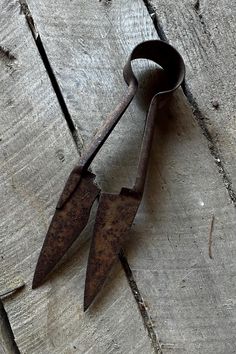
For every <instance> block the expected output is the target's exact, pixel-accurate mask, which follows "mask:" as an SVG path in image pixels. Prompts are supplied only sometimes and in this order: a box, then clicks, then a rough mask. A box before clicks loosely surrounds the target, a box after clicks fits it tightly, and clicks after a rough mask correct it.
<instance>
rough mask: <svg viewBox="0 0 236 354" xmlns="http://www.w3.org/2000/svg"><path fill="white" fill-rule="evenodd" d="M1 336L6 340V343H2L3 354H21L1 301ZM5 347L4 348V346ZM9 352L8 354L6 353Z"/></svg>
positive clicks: (0, 345)
mask: <svg viewBox="0 0 236 354" xmlns="http://www.w3.org/2000/svg"><path fill="white" fill-rule="evenodd" d="M0 327H2V328H0V335H1V337H3V338H4V339H5V340H4V342H5V343H1V342H0V352H1V353H2V351H1V349H2V350H3V353H7V352H8V353H11V354H20V351H19V348H18V346H17V344H16V342H15V338H14V334H13V331H12V328H11V325H10V322H9V319H8V316H7V312H6V310H5V308H4V306H3V303H2V301H1V300H0ZM2 345H3V346H2ZM5 350H7V352H6V351H5Z"/></svg>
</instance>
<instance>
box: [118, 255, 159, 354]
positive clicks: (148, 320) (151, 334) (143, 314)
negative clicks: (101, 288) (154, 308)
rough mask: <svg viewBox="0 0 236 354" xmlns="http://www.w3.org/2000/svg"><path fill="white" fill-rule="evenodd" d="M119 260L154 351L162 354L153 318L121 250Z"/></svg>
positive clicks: (156, 353)
mask: <svg viewBox="0 0 236 354" xmlns="http://www.w3.org/2000/svg"><path fill="white" fill-rule="evenodd" d="M119 259H120V262H121V264H122V267H123V269H124V272H125V275H126V278H127V280H128V283H129V285H130V288H131V290H132V293H133V296H134V298H135V301H136V303H137V305H138V309H139V312H140V314H141V317H142V319H143V323H144V326H145V328H146V330H147V332H148V336H149V338H150V339H151V343H152V347H153V349H154V353H155V354H162V350H161V348H162V344H161V343H160V341H159V340H158V338H157V335H156V333H155V331H154V327H153V323H152V320H151V316H150V315H149V313H148V311H147V307H146V305H145V302H144V300H143V298H142V295H141V293H140V291H139V289H138V286H137V283H136V281H135V280H134V277H133V273H132V270H131V268H130V266H129V263H128V261H127V258H126V256H125V254H124V251H123V250H121V251H120V253H119Z"/></svg>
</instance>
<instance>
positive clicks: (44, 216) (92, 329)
mask: <svg viewBox="0 0 236 354" xmlns="http://www.w3.org/2000/svg"><path fill="white" fill-rule="evenodd" d="M0 13H1V17H0V30H1V43H0V45H1V50H0V77H1V86H0V98H1V100H0V133H1V135H0V139H1V141H0V144H1V150H0V166H1V175H0V191H1V205H0V225H1V226H0V265H1V276H0V293H1V294H4V292H5V291H8V290H9V289H13V288H14V286H15V284H19V282H21V281H24V282H25V284H26V286H25V288H24V289H22V290H21V291H19V292H16V293H15V294H13V295H11V296H9V297H5V298H4V299H3V301H4V306H5V309H6V311H7V314H8V317H9V320H10V323H11V326H12V329H13V332H14V335H15V340H16V343H17V345H18V347H19V350H20V352H21V353H29V354H34V353H40V354H41V353H43V354H46V353H50V354H51V353H58V354H59V353H60V354H62V353H67V354H68V353H96V354H97V353H105V352H106V353H144V352H151V348H150V341H149V338H148V336H147V334H146V331H145V329H144V326H143V323H142V319H141V316H140V315H139V312H138V310H137V306H136V303H135V301H134V298H133V296H132V293H131V290H130V288H129V286H128V283H127V281H126V278H125V276H124V272H123V271H122V270H121V267H120V266H117V268H116V269H115V270H114V274H113V276H112V277H111V280H110V282H109V285H108V288H107V295H105V294H104V293H103V298H101V299H100V300H99V301H98V302H97V304H96V306H94V308H93V312H91V313H87V314H86V315H85V314H84V313H83V310H82V304H83V288H84V277H85V274H84V273H85V265H86V259H87V251H88V245H87V243H86V236H85V237H84V239H83V240H82V241H81V242H80V244H79V245H78V244H77V247H78V248H79V252H78V251H77V252H78V254H77V252H76V247H75V248H74V249H72V251H71V253H70V257H69V256H68V258H69V259H68V262H65V264H64V265H63V267H60V268H59V269H58V271H57V272H56V273H55V274H54V276H53V277H51V278H50V279H49V281H48V282H47V283H46V284H45V285H44V286H42V287H41V288H40V289H39V290H36V291H32V290H31V281H32V277H33V271H34V267H35V264H36V260H37V257H38V254H39V250H40V248H41V245H42V242H43V239H44V237H45V233H46V230H47V227H48V224H49V221H50V218H51V216H52V214H53V211H54V208H55V204H56V201H57V199H58V197H59V194H60V193H61V190H62V187H63V184H64V182H65V180H66V178H67V176H68V174H69V171H70V169H71V168H72V166H73V165H74V164H75V162H76V161H77V158H78V154H77V150H76V147H75V145H74V143H73V140H72V137H71V135H70V133H69V130H68V128H67V126H66V123H65V120H64V117H63V116H62V113H61V111H60V108H59V105H58V102H57V100H56V96H55V94H54V92H53V90H52V87H51V85H50V81H49V79H48V76H47V74H46V71H45V68H44V66H43V64H42V61H41V58H40V56H39V55H38V51H37V48H36V46H35V43H34V40H33V37H32V35H31V33H30V30H29V29H28V27H27V24H26V21H25V17H24V15H23V14H22V13H21V12H20V6H19V3H18V2H16V1H13V0H12V1H8V0H6V1H2V2H1V8H0ZM88 229H89V228H88ZM89 230H90V229H89ZM2 340H4V338H1V340H0V343H1V346H2V348H1V349H2V350H3V348H4V350H5V353H7V354H8V353H11V351H10V350H9V351H8V350H7V349H6V348H7V347H6V345H7V344H6V343H5V344H3V345H2ZM4 346H5V347H4Z"/></svg>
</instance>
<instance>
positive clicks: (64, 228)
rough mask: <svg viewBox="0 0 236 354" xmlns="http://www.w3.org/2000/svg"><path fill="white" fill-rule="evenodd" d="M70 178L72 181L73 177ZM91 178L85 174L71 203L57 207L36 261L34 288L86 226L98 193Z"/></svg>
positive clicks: (93, 176) (98, 190)
mask: <svg viewBox="0 0 236 354" xmlns="http://www.w3.org/2000/svg"><path fill="white" fill-rule="evenodd" d="M70 177H71V178H72V175H71V176H70ZM71 178H70V181H71ZM94 178H95V175H93V174H92V173H90V172H88V171H86V173H84V174H83V175H82V176H81V177H80V183H79V184H78V186H77V187H76V189H75V190H74V191H73V193H72V194H71V195H70V202H69V203H65V204H64V205H63V206H61V207H59V208H58V206H57V210H56V212H55V214H54V216H53V218H52V221H51V225H50V227H49V229H48V232H47V235H46V238H45V241H44V244H43V247H42V250H41V253H40V256H39V259H38V263H37V266H36V270H35V274H34V279H33V284H32V287H33V288H36V287H37V286H39V285H40V284H41V283H42V282H43V281H44V279H45V277H46V276H47V275H48V273H49V272H51V270H52V269H53V268H54V267H55V266H56V264H57V263H58V262H59V261H60V259H61V258H62V256H63V255H64V254H65V252H66V251H67V250H68V248H69V247H70V246H71V245H72V243H73V242H74V241H75V239H76V238H77V236H78V235H79V234H80V233H81V232H82V231H83V229H84V227H85V226H86V224H87V222H88V218H89V214H90V209H91V207H92V205H93V202H94V200H95V199H96V197H97V196H98V194H99V192H100V189H99V188H98V187H97V185H96V184H95V183H94ZM66 194H67V191H66ZM60 205H61V203H60V204H59V206H60Z"/></svg>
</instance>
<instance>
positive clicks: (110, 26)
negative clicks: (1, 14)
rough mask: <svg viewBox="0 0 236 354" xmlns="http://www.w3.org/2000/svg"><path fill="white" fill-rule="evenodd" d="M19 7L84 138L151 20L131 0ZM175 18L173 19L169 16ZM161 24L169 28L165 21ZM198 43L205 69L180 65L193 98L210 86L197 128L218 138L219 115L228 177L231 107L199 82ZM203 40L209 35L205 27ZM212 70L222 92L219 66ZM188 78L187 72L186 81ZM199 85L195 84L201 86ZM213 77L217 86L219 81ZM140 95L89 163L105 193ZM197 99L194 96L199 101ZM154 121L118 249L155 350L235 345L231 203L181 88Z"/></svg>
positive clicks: (136, 128)
mask: <svg viewBox="0 0 236 354" xmlns="http://www.w3.org/2000/svg"><path fill="white" fill-rule="evenodd" d="M169 3H170V2H169ZM30 7H31V10H32V12H33V16H34V18H35V19H36V23H37V26H38V29H39V32H40V35H41V37H42V39H43V42H44V44H45V47H46V50H47V53H48V56H49V58H50V61H51V63H52V65H53V68H54V71H55V73H56V75H57V78H58V81H59V83H60V86H61V89H62V92H63V94H64V96H65V97H66V102H67V104H68V107H69V108H70V111H71V112H72V116H73V119H74V120H75V122H76V123H77V125H78V127H79V129H80V130H81V132H82V135H83V137H84V139H85V142H86V141H88V140H89V137H90V136H91V135H92V131H93V129H94V127H97V126H99V123H100V121H101V120H102V119H103V117H105V115H106V112H107V111H109V110H110V109H111V108H112V107H113V105H114V104H115V102H117V101H118V97H119V95H120V94H121V92H122V90H125V86H124V84H123V81H122V78H121V75H120V69H121V67H122V66H123V64H124V62H125V58H126V57H127V54H128V53H129V51H130V50H131V49H132V47H133V46H134V45H135V44H136V43H138V42H140V41H141V40H143V39H150V38H156V34H155V32H154V27H153V24H152V22H151V19H150V17H149V16H148V14H147V11H146V9H145V7H144V4H143V2H142V1H141V0H140V1H135V2H134V1H122V0H120V1H115V2H108V1H104V2H103V1H101V2H93V3H91V2H88V1H77V2H70V3H68V4H67V7H66V8H65V6H64V2H63V1H58V2H57V3H56V4H55V3H54V2H50V4H48V2H45V1H43V0H41V1H38V2H36V1H34V0H31V1H30ZM173 7H174V5H172V7H170V9H168V19H169V21H173V15H172V12H171V10H172V11H173ZM177 7H178V8H182V4H181V5H180V4H177V3H176V8H175V11H176V14H178V10H177ZM163 8H164V5H163V7H162V9H163ZM165 9H166V8H165ZM166 11H167V10H166ZM163 13H164V11H163ZM173 14H175V12H174V11H173ZM185 16H186V18H188V16H189V13H188V12H186V14H185V13H183V17H184V18H185ZM217 19H218V18H217ZM175 23H176V24H177V23H178V20H177V18H175ZM183 23H184V22H183ZM171 25H172V28H173V29H174V28H175V25H174V21H173V22H170V26H171ZM199 26H200V25H199ZM201 26H203V25H202V24H201ZM215 31H217V29H216V26H215ZM190 32H192V33H193V34H194V33H195V27H194V26H193V27H192V29H191V31H188V29H186V30H185V31H184V32H183V35H182V36H181V37H179V38H180V39H179V40H177V37H175V40H173V41H172V43H173V44H176V46H177V47H179V48H180V49H181V47H180V46H179V43H182V46H185V44H184V38H185V37H187V36H188V35H190ZM172 33H174V30H173V32H172ZM167 34H168V33H167ZM205 36H206V37H207V36H208V35H207V34H206V35H205ZM219 36H221V35H220V34H219ZM205 40H206V42H204V46H205V47H204V49H202V43H201V42H199V40H198V37H197V36H196V37H194V39H193V40H192V42H191V44H192V45H193V47H194V48H195V50H196V52H199V51H200V53H201V56H203V57H204V56H205V59H204V60H205V64H204V66H201V65H200V66H199V63H200V59H199V58H198V59H197V60H196V56H194V57H192V58H191V57H190V58H191V59H189V58H187V59H188V60H187V65H188V68H189V63H190V62H191V64H192V65H195V66H196V67H198V66H199V71H198V75H196V73H195V72H193V71H192V74H191V75H192V76H191V78H192V80H193V79H194V80H195V87H196V91H195V96H197V95H198V97H200V96H201V95H202V96H204V92H207V90H206V91H204V90H203V89H201V87H208V88H209V87H210V85H212V86H211V87H212V91H210V92H211V96H208V98H207V99H206V100H207V101H205V102H207V105H206V106H204V110H203V113H206V110H207V112H208V113H207V117H208V118H209V123H208V126H209V127H210V124H211V127H212V133H213V132H214V130H215V131H217V134H218V137H220V130H219V127H220V117H225V121H224V122H225V125H226V127H225V132H226V133H227V134H225V135H224V140H223V135H221V137H222V138H221V139H222V140H221V142H222V144H220V145H218V146H219V147H220V149H221V151H222V154H223V156H224V159H225V161H226V162H227V161H228V164H227V168H228V169H229V171H231V172H232V175H231V177H232V179H233V178H234V176H236V174H233V172H234V170H233V165H234V164H232V165H231V164H230V161H229V160H227V159H228V156H229V155H226V147H227V146H229V145H230V149H231V148H232V149H231V150H230V152H229V154H231V153H232V156H233V151H234V149H235V145H234V141H233V135H232V134H231V130H233V122H232V120H231V122H232V124H231V123H227V117H229V116H230V112H231V113H232V108H233V104H234V103H233V101H231V103H230V99H229V98H228V96H227V94H226V93H225V97H226V96H227V103H230V104H231V105H230V106H227V105H226V104H225V103H224V101H220V99H219V97H218V96H219V92H218V91H217V90H218V86H217V85H216V84H215V82H211V80H210V78H212V77H213V70H214V69H213V67H214V66H215V65H216V62H217V63H218V58H217V56H215V58H214V61H212V63H214V65H212V71H211V75H210V74H209V75H208V74H207V70H206V69H205V68H206V66H210V65H211V64H209V63H210V62H211V60H212V56H211V53H212V51H213V47H214V46H213V47H212V48H208V47H209V43H211V41H210V40H209V38H208V39H207V38H206V39H205ZM214 40H215V41H217V42H218V37H217V36H216V35H215V39H214ZM220 40H221V41H222V37H220ZM220 40H219V42H220ZM228 40H230V39H228ZM222 45H223V44H222ZM219 48H221V50H222V47H219ZM208 49H209V52H208ZM214 50H215V49H214ZM182 52H183V50H182ZM228 55H229V56H230V55H231V52H229V53H228ZM225 56H227V54H225ZM218 64H219V63H218ZM232 65H233V64H232ZM144 67H145V66H141V68H144ZM146 68H147V66H146ZM220 68H221V69H222V74H224V78H227V80H228V85H229V87H230V91H229V92H231V89H232V82H231V76H230V75H229V71H228V70H229V69H228V68H227V67H225V68H223V66H220ZM200 70H201V71H200ZM139 71H140V72H141V73H140V75H141V76H143V78H145V81H146V83H147V81H148V80H150V78H149V76H147V77H145V75H144V74H142V70H141V69H140V70H139ZM220 73H221V72H220ZM220 73H219V74H217V75H218V76H217V77H218V80H220ZM189 75H190V73H189V72H188V82H189V84H191V82H193V81H191V80H190V77H189ZM194 75H195V76H196V77H195V78H194ZM205 75H206V79H205ZM207 75H208V76H207ZM153 77H154V74H152V75H151V78H153ZM199 82H202V85H201V86H199V84H198V83H199ZM220 83H221V87H225V86H224V84H223V82H222V81H220ZM191 85H192V87H193V84H191ZM197 85H198V86H197ZM197 89H198V91H197ZM213 99H217V100H219V103H220V107H219V111H218V110H217V111H216V110H215V108H214V107H212V103H211V101H212V100H213ZM146 101H147V97H146V96H145V95H144V94H142V90H141V93H140V96H139V99H137V100H136V101H135V105H133V107H132V108H131V109H130V110H129V113H128V114H127V116H126V118H125V119H124V120H123V122H121V124H120V125H119V126H118V127H117V129H116V131H115V134H113V136H112V137H111V139H110V140H109V141H108V143H107V144H106V145H105V146H104V148H103V151H102V152H101V153H100V154H99V156H98V161H97V163H96V164H94V169H95V170H96V172H97V173H98V177H99V179H100V182H101V184H102V186H104V188H105V189H107V190H116V191H117V190H119V187H120V186H121V185H123V184H124V183H126V184H127V185H130V184H131V183H132V176H134V174H135V165H136V153H137V150H138V145H139V142H140V135H141V131H142V123H143V121H144V116H145V114H144V108H145V103H146ZM225 102H226V101H225ZM198 103H199V105H200V100H198ZM88 107H89V110H88ZM201 109H203V105H201ZM91 112H92V113H91ZM231 118H232V117H231ZM159 119H160V123H159V124H160V128H159V131H158V132H157V134H156V139H155V142H154V144H153V152H152V161H151V168H150V173H149V178H148V181H147V188H146V193H145V197H144V201H143V203H142V207H141V208H140V212H139V215H138V217H137V219H136V222H135V225H134V227H133V230H132V232H131V236H132V237H131V239H130V242H129V244H128V246H127V249H126V251H127V252H128V256H129V261H130V264H131V268H132V270H133V272H134V273H135V277H136V280H137V284H138V287H139V289H140V291H141V293H142V295H143V297H144V299H145V300H146V304H147V306H148V307H149V311H150V314H151V316H152V318H153V320H154V321H155V324H156V333H157V334H158V337H159V338H160V340H161V342H162V343H163V345H162V349H163V353H173V352H174V353H194V354H195V353H207V354H209V353H234V352H235V347H236V343H235V341H236V340H235V331H234V328H235V322H236V310H235V304H236V303H235V290H236V289H235V274H236V264H235V253H236V252H235V251H236V243H235V224H236V219H235V209H234V207H233V205H232V203H231V200H230V199H229V196H228V193H227V190H226V188H225V186H224V184H223V181H222V177H221V175H220V174H219V173H218V169H217V167H216V164H215V161H214V159H213V157H212V155H211V154H210V151H209V149H208V145H207V140H206V139H205V137H203V134H202V131H201V130H200V128H199V127H198V125H197V124H196V122H195V120H194V118H193V116H192V113H191V109H190V107H189V105H188V104H187V102H186V100H185V99H184V97H183V95H182V94H181V93H179V94H178V95H176V97H175V100H174V101H173V102H172V106H171V108H170V109H169V110H167V111H163V112H162V113H161V114H160V118H159ZM222 119H223V118H222ZM232 119H233V118H232ZM214 120H215V123H214V125H213V121H214ZM88 122H89V123H88ZM230 134H231V135H230ZM219 141H220V140H219ZM223 142H224V143H223ZM230 156H231V155H230ZM129 173H130V174H129ZM213 215H214V217H215V226H214V230H213V234H212V241H213V243H212V255H213V259H210V258H209V255H208V243H209V233H210V226H211V220H212V216H213ZM57 281H59V280H57ZM104 290H105V291H107V290H109V289H108V288H105V289H104ZM106 294H107V293H106ZM107 301H108V298H106V299H104V306H105V304H106V302H107ZM146 352H147V353H148V351H147V350H146V351H145V353H146Z"/></svg>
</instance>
